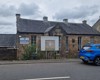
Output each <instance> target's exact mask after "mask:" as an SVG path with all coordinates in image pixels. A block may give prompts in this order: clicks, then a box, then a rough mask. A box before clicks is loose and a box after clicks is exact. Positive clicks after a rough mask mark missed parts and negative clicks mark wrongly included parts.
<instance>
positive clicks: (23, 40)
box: [20, 37, 29, 44]
mask: <svg viewBox="0 0 100 80" xmlns="http://www.w3.org/2000/svg"><path fill="white" fill-rule="evenodd" d="M20 44H29V38H27V37H21V38H20Z"/></svg>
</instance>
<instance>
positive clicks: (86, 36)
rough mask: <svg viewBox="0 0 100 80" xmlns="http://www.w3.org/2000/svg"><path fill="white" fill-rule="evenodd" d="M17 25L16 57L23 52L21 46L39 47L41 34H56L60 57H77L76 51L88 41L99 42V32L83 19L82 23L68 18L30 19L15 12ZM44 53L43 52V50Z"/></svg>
mask: <svg viewBox="0 0 100 80" xmlns="http://www.w3.org/2000/svg"><path fill="white" fill-rule="evenodd" d="M16 19H17V21H16V25H17V48H18V49H17V57H18V58H20V57H21V55H22V53H23V48H22V47H23V46H26V45H29V44H36V48H37V49H41V47H40V46H41V36H58V37H59V51H58V54H59V55H60V56H61V57H78V51H79V50H80V49H81V47H82V46H83V45H84V44H86V43H88V42H92V43H100V38H99V37H100V33H99V32H98V31H96V30H95V29H93V28H92V27H91V26H89V25H88V24H87V21H86V20H84V21H82V23H70V22H68V19H63V21H62V22H54V21H48V17H46V16H45V17H43V20H31V19H24V18H21V15H20V14H16ZM44 53H45V52H44Z"/></svg>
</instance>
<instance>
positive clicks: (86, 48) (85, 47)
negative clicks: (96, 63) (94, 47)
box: [83, 46, 91, 50]
mask: <svg viewBox="0 0 100 80" xmlns="http://www.w3.org/2000/svg"><path fill="white" fill-rule="evenodd" d="M90 48H91V46H84V47H83V49H84V50H88V49H90Z"/></svg>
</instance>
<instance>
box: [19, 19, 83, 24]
mask: <svg viewBox="0 0 100 80" xmlns="http://www.w3.org/2000/svg"><path fill="white" fill-rule="evenodd" d="M20 19H23V20H29V21H40V22H44V21H43V20H34V19H25V18H20ZM48 22H54V23H64V22H63V21H62V22H60V21H48ZM68 24H83V23H72V22H68Z"/></svg>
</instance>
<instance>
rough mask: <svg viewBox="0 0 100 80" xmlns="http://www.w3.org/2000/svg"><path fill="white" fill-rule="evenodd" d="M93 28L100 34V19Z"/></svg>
mask: <svg viewBox="0 0 100 80" xmlns="http://www.w3.org/2000/svg"><path fill="white" fill-rule="evenodd" d="M92 27H93V28H94V29H96V30H97V31H99V32H100V19H98V21H97V22H96V23H95V24H94V25H93V26H92Z"/></svg>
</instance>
